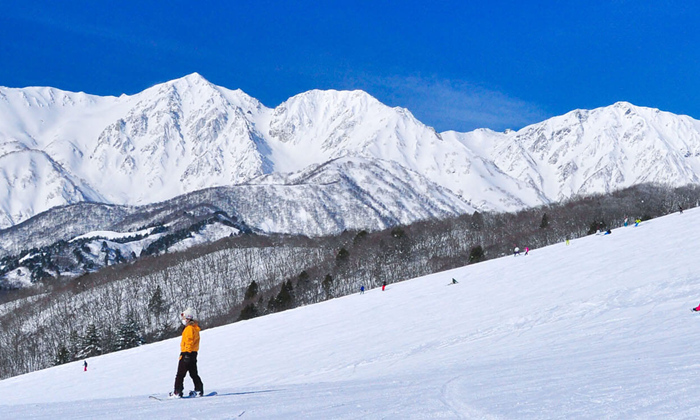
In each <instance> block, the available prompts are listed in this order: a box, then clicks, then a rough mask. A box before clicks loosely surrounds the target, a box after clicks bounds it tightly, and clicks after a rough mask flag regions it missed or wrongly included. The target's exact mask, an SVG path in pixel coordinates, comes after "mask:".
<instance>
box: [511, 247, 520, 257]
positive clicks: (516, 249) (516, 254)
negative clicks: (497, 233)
mask: <svg viewBox="0 0 700 420" xmlns="http://www.w3.org/2000/svg"><path fill="white" fill-rule="evenodd" d="M513 255H514V256H516V257H517V256H518V255H520V248H518V247H517V246H516V247H515V248H514V249H513Z"/></svg>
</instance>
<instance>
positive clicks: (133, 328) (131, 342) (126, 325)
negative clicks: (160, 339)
mask: <svg viewBox="0 0 700 420" xmlns="http://www.w3.org/2000/svg"><path fill="white" fill-rule="evenodd" d="M143 343H144V340H143V337H142V336H141V328H140V327H139V323H138V321H137V320H136V317H135V316H133V314H130V315H128V316H127V317H126V320H125V321H124V322H122V323H121V325H119V331H118V333H117V343H116V346H115V347H116V350H124V349H130V348H132V347H137V346H140V345H141V344H143Z"/></svg>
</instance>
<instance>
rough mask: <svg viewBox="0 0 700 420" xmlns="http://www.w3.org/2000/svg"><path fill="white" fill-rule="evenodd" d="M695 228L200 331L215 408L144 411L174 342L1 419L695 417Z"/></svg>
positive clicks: (22, 396) (599, 241)
mask: <svg viewBox="0 0 700 420" xmlns="http://www.w3.org/2000/svg"><path fill="white" fill-rule="evenodd" d="M699 226H700V211H698V210H689V211H686V212H685V213H684V214H682V215H681V214H678V213H676V214H672V215H670V216H667V217H663V218H659V219H656V220H652V221H648V222H644V223H642V224H641V225H640V226H639V227H626V228H620V229H615V230H613V233H612V234H611V235H606V236H595V235H593V236H589V237H586V238H582V239H577V240H573V241H571V244H570V245H569V246H567V245H565V244H563V243H561V244H556V245H553V246H550V247H547V248H542V249H536V250H533V251H531V252H530V255H528V256H518V257H513V256H509V257H505V258H500V259H497V260H491V261H488V262H484V263H480V264H475V265H472V266H468V267H464V268H460V269H455V270H452V271H448V272H443V273H438V274H435V275H430V276H426V277H422V278H418V279H414V280H410V281H406V282H402V283H399V284H390V285H389V286H388V287H387V290H386V291H384V292H382V291H381V288H379V289H373V290H370V291H368V292H366V293H365V294H364V295H360V294H359V293H358V294H355V295H351V296H347V297H343V298H339V299H334V300H331V301H327V302H324V303H321V304H317V305H313V306H308V307H303V308H298V309H295V310H291V311H287V312H283V313H279V314H275V315H271V316H266V317H262V318H257V319H253V320H250V321H245V322H239V323H236V324H233V325H229V326H224V327H221V328H214V329H209V330H205V331H203V332H202V339H201V348H200V355H199V367H200V374H201V376H202V379H203V380H204V386H205V391H207V392H209V391H218V395H217V396H216V397H212V398H203V399H194V400H193V399H188V400H182V401H180V400H168V401H163V402H160V401H155V400H152V399H149V398H148V395H149V394H155V393H158V394H161V395H162V394H165V393H167V392H168V391H169V390H170V389H171V387H172V382H173V379H174V375H175V369H176V362H177V355H178V352H179V339H176V340H168V341H165V342H160V343H156V344H151V345H146V346H143V347H140V348H136V349H131V350H128V351H123V352H119V353H113V354H109V355H105V356H102V357H96V358H93V359H90V360H89V361H88V362H89V370H88V372H83V368H82V361H79V362H74V363H71V364H67V365H63V366H59V367H55V368H51V369H46V370H44V371H39V372H34V373H31V374H27V375H23V376H19V377H15V378H10V379H7V380H4V381H0V401H2V402H1V403H0V412H1V413H2V415H1V416H2V418H4V419H7V418H114V419H124V418H129V419H138V418H143V419H155V418H202V419H204V418H206V419H209V418H226V419H230V418H238V416H240V418H246V419H296V418H316V419H346V418H351V419H365V418H368V419H379V418H385V419H433V418H447V419H451V418H455V419H459V418H468V419H472V418H473V419H480V418H484V419H540V418H546V419H549V418H565V419H573V418H576V419H603V418H625V419H630V418H664V419H669V418H670V419H673V418H697V416H698V415H700V414H699V413H700V411H699V410H700V346H699V345H698V343H699V342H700V314H698V313H694V312H691V311H690V308H692V307H693V306H695V305H697V304H698V303H700V264H699V263H700V229H699ZM518 245H520V247H521V248H523V247H524V246H525V245H527V244H518ZM453 277H454V278H456V279H457V280H458V281H459V283H458V284H456V285H448V284H449V283H450V280H451V279H452V278H453ZM116 321H117V320H115V322H116ZM55 322H70V320H65V319H56V320H55ZM185 385H186V389H191V387H192V383H191V381H190V379H189V378H187V379H186V380H185Z"/></svg>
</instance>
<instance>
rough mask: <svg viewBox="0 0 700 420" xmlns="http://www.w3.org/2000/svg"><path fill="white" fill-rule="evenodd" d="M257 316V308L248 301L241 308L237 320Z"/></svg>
mask: <svg viewBox="0 0 700 420" xmlns="http://www.w3.org/2000/svg"><path fill="white" fill-rule="evenodd" d="M256 316H258V308H256V307H255V305H254V304H253V303H249V304H247V305H246V306H245V308H243V310H242V311H241V314H240V315H239V316H238V320H239V321H243V320H246V319H252V318H255V317H256Z"/></svg>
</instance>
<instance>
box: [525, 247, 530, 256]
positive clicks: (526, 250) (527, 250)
mask: <svg viewBox="0 0 700 420" xmlns="http://www.w3.org/2000/svg"><path fill="white" fill-rule="evenodd" d="M528 252H530V248H529V247H525V255H527V253H528Z"/></svg>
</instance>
